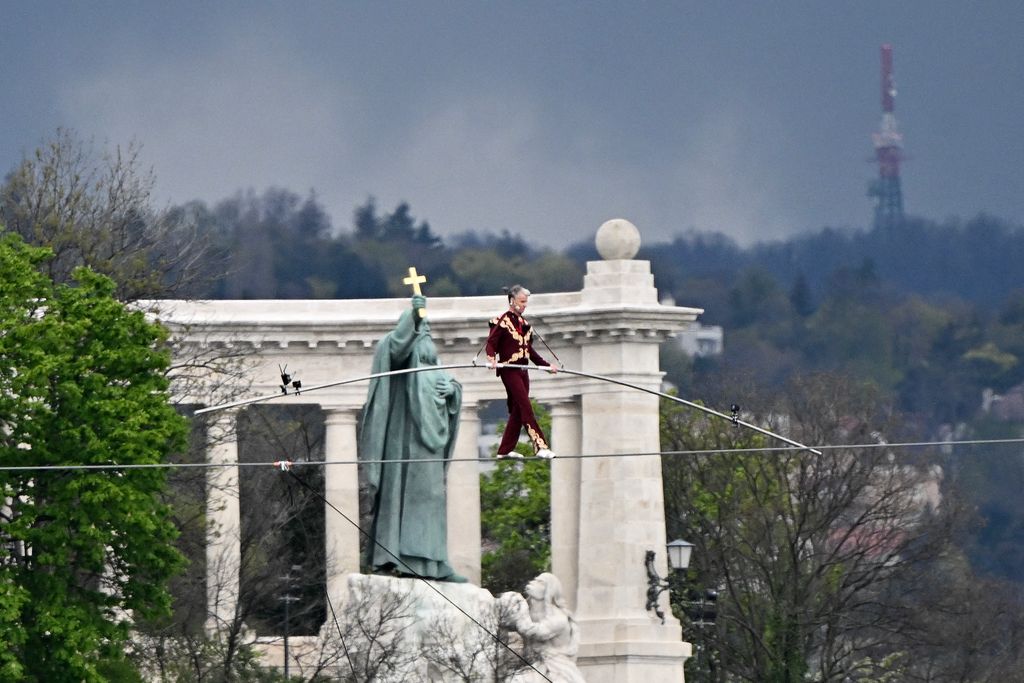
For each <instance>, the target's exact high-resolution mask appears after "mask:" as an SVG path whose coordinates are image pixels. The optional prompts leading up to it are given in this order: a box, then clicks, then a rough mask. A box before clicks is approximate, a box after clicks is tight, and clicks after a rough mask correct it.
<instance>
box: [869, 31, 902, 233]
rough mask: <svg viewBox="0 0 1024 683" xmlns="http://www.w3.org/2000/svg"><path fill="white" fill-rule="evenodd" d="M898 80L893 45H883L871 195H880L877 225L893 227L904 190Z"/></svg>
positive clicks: (898, 220)
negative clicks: (897, 110)
mask: <svg viewBox="0 0 1024 683" xmlns="http://www.w3.org/2000/svg"><path fill="white" fill-rule="evenodd" d="M895 101H896V84H895V81H894V80H893V75H892V45H889V44H888V43H886V44H885V45H882V126H881V129H880V130H879V131H878V132H877V133H874V134H873V135H872V136H871V137H872V139H873V141H874V143H875V159H876V160H877V161H878V179H877V180H875V181H874V182H872V183H871V186H870V188H869V189H868V195H869V196H873V197H877V198H878V205H877V206H876V207H875V228H876V229H878V228H883V229H892V228H895V227H897V226H899V225H900V223H902V222H903V193H902V190H901V189H900V161H902V160H903V136H902V135H900V133H899V130H898V129H897V127H896V114H895Z"/></svg>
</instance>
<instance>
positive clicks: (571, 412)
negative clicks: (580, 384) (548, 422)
mask: <svg viewBox="0 0 1024 683" xmlns="http://www.w3.org/2000/svg"><path fill="white" fill-rule="evenodd" d="M544 404H545V405H546V406H547V407H548V409H549V410H550V411H551V417H578V416H580V415H581V414H582V410H583V406H582V404H581V403H580V397H579V396H569V397H566V398H556V399H548V400H546V401H544Z"/></svg>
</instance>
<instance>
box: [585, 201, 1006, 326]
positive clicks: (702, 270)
mask: <svg viewBox="0 0 1024 683" xmlns="http://www.w3.org/2000/svg"><path fill="white" fill-rule="evenodd" d="M587 251H588V250H587V247H586V245H581V246H579V247H576V248H574V250H573V252H574V253H576V254H578V255H580V256H583V255H586V253H587ZM641 256H642V257H643V258H647V259H650V260H651V261H652V262H653V264H654V271H655V274H656V280H657V284H658V287H659V289H660V290H661V291H662V293H671V294H672V295H673V296H674V297H675V298H676V299H678V300H680V302H681V303H687V304H693V305H701V304H698V302H696V301H693V300H692V298H693V296H694V295H695V294H698V293H699V292H700V290H701V286H700V283H701V282H702V281H707V280H712V281H716V282H719V283H724V282H728V281H730V280H735V279H736V277H737V275H738V274H739V273H741V272H742V271H744V270H751V269H758V270H762V271H764V272H765V273H767V274H770V275H771V276H773V277H774V278H775V279H776V280H777V282H778V284H779V285H780V286H782V287H784V288H786V289H787V290H788V289H792V288H793V287H794V286H801V287H802V286H806V287H807V288H808V289H807V293H808V294H809V295H810V296H812V297H816V298H817V297H820V296H821V295H822V293H823V292H824V291H825V290H826V289H827V287H828V283H829V280H830V278H832V277H833V275H834V274H835V273H836V272H837V271H840V270H843V269H849V268H862V267H866V268H869V269H871V270H872V271H873V272H874V274H875V275H876V276H877V277H878V278H879V279H880V280H881V281H883V282H885V283H887V284H888V285H890V286H892V287H894V288H896V289H898V290H900V291H903V292H906V293H908V294H917V295H921V296H924V297H927V298H929V299H932V300H949V299H960V300H963V301H966V302H970V303H972V304H975V305H977V306H980V307H982V308H983V309H985V310H988V311H991V310H995V309H997V308H998V307H1000V306H1001V305H1002V304H1003V303H1005V301H1006V300H1007V297H1008V295H1010V294H1012V292H1013V291H1014V290H1015V289H1020V288H1021V287H1024V277H1022V276H1024V266H1022V265H1021V264H1022V263H1024V226H1020V225H1013V224H1010V223H1008V222H1006V221H1004V220H1000V219H999V218H995V217H992V216H987V215H984V214H982V215H979V216H977V217H975V218H973V219H971V220H969V221H966V222H963V221H960V220H952V219H951V220H948V221H946V222H944V223H935V222H932V221H928V220H924V219H920V218H908V219H907V220H906V221H905V223H904V224H903V225H902V226H900V228H899V229H897V230H892V231H881V230H874V231H864V230H856V231H855V230H834V229H830V228H826V229H823V230H821V231H820V232H816V233H812V234H806V235H800V236H795V237H792V238H789V239H786V240H783V241H775V242H765V243H761V244H757V245H755V246H752V247H749V248H741V247H739V246H738V245H737V244H736V243H735V242H733V241H731V240H729V239H728V238H726V237H724V236H722V235H718V234H707V233H693V232H691V233H688V234H685V235H680V236H679V237H677V238H676V239H674V240H673V241H672V242H670V243H667V244H666V243H662V244H653V245H649V246H647V247H645V248H644V249H643V251H642V253H641ZM801 280H802V281H803V284H799V283H800V282H801ZM688 283H689V284H697V290H696V291H689V292H688V291H686V289H687V288H686V285H687V284H688ZM709 313H711V315H715V313H714V312H711V311H709Z"/></svg>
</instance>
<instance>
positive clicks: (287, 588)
mask: <svg viewBox="0 0 1024 683" xmlns="http://www.w3.org/2000/svg"><path fill="white" fill-rule="evenodd" d="M301 571H302V566H301V565H297V564H293V565H292V567H291V569H290V570H289V571H288V573H287V574H285V575H284V576H282V577H281V580H282V581H283V582H284V595H283V596H281V597H280V598H279V599H280V600H281V601H282V602H284V678H285V680H288V636H289V635H290V634H289V631H290V630H291V628H290V627H291V615H290V614H289V612H290V610H289V607H290V606H291V603H293V602H297V601H298V600H299V598H298V597H297V596H294V595H292V594H291V591H292V578H293V577H292V572H301Z"/></svg>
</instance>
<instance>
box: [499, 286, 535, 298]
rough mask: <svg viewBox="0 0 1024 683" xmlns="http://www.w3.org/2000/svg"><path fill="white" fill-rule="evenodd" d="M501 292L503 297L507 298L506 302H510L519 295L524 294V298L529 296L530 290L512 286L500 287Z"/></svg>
mask: <svg viewBox="0 0 1024 683" xmlns="http://www.w3.org/2000/svg"><path fill="white" fill-rule="evenodd" d="M501 291H503V292H505V295H506V296H508V300H509V301H512V299H515V298H516V297H517V296H519V295H520V294H525V295H526V296H530V290H528V289H527V288H526V287H523V286H522V285H512V286H511V287H502V288H501Z"/></svg>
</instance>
